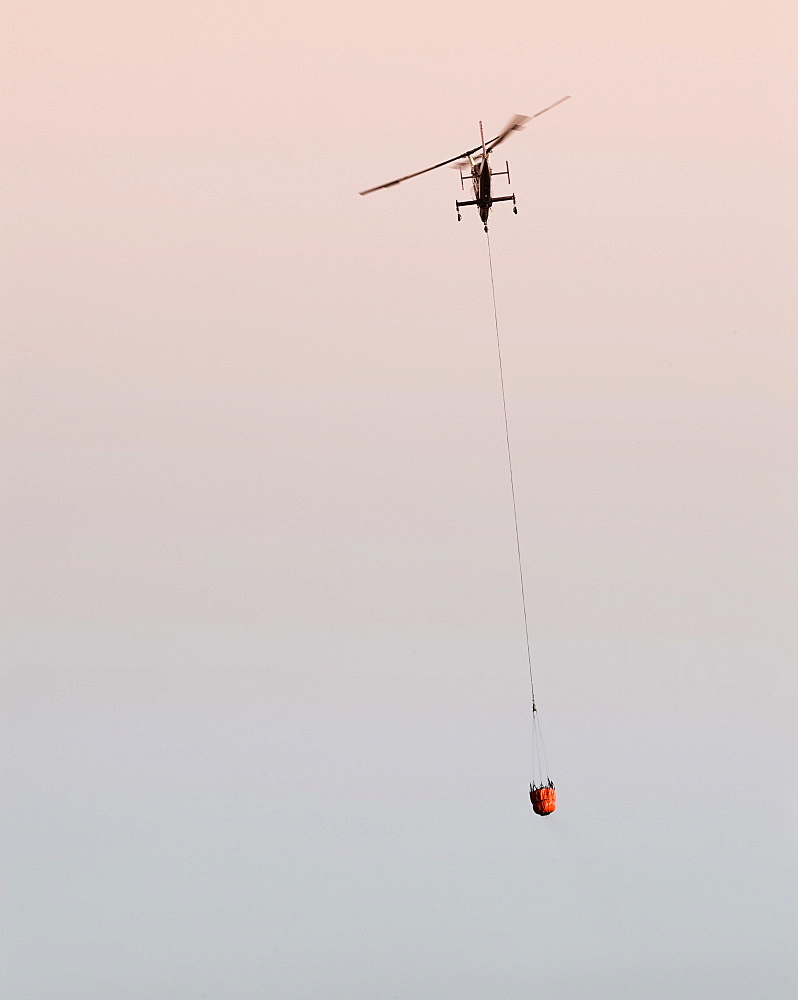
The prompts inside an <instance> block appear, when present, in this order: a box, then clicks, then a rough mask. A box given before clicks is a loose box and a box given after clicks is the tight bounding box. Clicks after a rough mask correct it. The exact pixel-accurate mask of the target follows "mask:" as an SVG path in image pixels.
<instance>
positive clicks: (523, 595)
mask: <svg viewBox="0 0 798 1000" xmlns="http://www.w3.org/2000/svg"><path fill="white" fill-rule="evenodd" d="M486 236H487V241H488V264H489V265H490V290H491V294H492V296H493V323H494V326H495V327H496V352H497V354H498V357H499V382H500V383H501V389H502V412H503V413H504V438H505V441H506V442H507V467H508V469H509V470H510V495H511V496H512V499H513V524H514V525H515V550H516V553H517V555H518V579H519V580H520V583H521V607H522V608H523V610H524V635H525V637H526V661H527V664H528V666H529V687H530V690H531V693H532V717H533V721H534V719H535V715H536V713H537V705H536V704H535V681H534V679H533V677H532V651H531V649H530V646H529V618H528V616H527V611H526V591H525V589H524V563H523V560H522V559H521V538H520V536H519V534H518V508H517V505H516V502H515V479H514V477H513V453H512V450H511V448H510V424H509V422H508V420H507V396H506V394H505V391H504V366H503V364H502V344H501V337H500V336H499V314H498V312H497V310H496V284H495V282H494V280H493V254H492V253H491V249H490V233H487V234H486Z"/></svg>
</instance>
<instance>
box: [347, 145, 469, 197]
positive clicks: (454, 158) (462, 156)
mask: <svg viewBox="0 0 798 1000" xmlns="http://www.w3.org/2000/svg"><path fill="white" fill-rule="evenodd" d="M478 149H482V146H474V148H473V149H468V150H466V151H465V153H458V154H457V156H452V157H451V159H448V160H443V162H442V163H436V164H435V166H434V167H425V168H424V169H423V170H417V171H416V172H415V173H414V174H405V175H404V177H397V178H396V180H395V181H388V183H387V184H378V185H377V186H376V187H373V188H366V190H365V191H361V192H359V193H360V194H371V192H372V191H382V189H383V188H389V187H394V185H396V184H401V183H402V181H409V180H410V178H411V177H420V176H421V174H428V173H429V172H430V170H437V169H438V167H445V166H447V165H448V164H450V163H455V162H456V161H457V160H464V159H467V158H468V157H469V156H470V155H471V154H472V153H476V151H477V150H478Z"/></svg>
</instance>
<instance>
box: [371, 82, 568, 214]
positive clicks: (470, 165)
mask: <svg viewBox="0 0 798 1000" xmlns="http://www.w3.org/2000/svg"><path fill="white" fill-rule="evenodd" d="M570 96H571V95H570V94H566V95H565V97H561V98H560V99H559V101H555V102H554V104H549V105H548V107H545V108H543V109H542V110H541V111H538V112H536V113H535V114H534V115H513V117H512V118H511V119H510V121H509V122H508V123H507V124H506V125H505V127H504V128H503V129H502V131H501V132H499V134H498V135H497V136H496V137H495V138H493V139H490V140H489V141H488V142H485V133H484V131H483V129H482V122H480V123H479V137H480V144H479V145H478V146H474V148H473V149H468V150H466V151H465V153H458V154H457V156H452V157H451V158H450V159H448V160H443V161H442V162H441V163H436V164H435V165H434V166H432V167H425V168H424V169H423V170H417V171H416V172H415V173H412V174H405V176H404V177H397V179H396V180H394V181H388V183H387V184H378V185H377V186H376V187H370V188H366V190H365V191H361V192H360V194H371V193H372V192H373V191H382V189H383V188H389V187H395V186H396V185H397V184H401V183H402V181H409V180H410V179H411V178H412V177H420V176H421V174H428V173H429V172H430V171H431V170H437V169H438V167H446V166H450V165H451V166H452V167H454V168H455V169H458V170H459V172H460V186H461V187H462V188H463V190H465V182H466V181H467V180H470V181H471V187H472V190H473V194H474V197H473V198H472V199H470V200H469V201H455V206H456V208H457V221H458V222H460V221H461V220H462V215H461V214H460V209H461V208H465V207H466V206H467V205H476V206H477V210H478V212H479V217H480V219H482V225H483V226H484V227H485V232H486V233H487V231H488V216H489V215H490V210H491V208H492V207H493V205H495V204H496V202H497V201H511V202H512V203H513V212H514V214H515V215H518V207H517V206H516V203H515V194H509V195H502V196H500V197H494V196H493V194H492V192H491V184H492V178H493V177H506V178H507V183H508V184H509V183H510V164H509V163H508V162H507V161H506V160H505V161H504V166H505V169H504V170H500V171H499V170H491V166H490V154H491V153H492V152H493V150H494V149H495V148H496V147H497V146H498V145H499V143H501V142H504V140H505V139H506V138H508V136H510V135H511V134H512V133H513V132H520V131H521V129H523V127H524V126H525V125H526V123H527V122H530V121H532V119H533V118H539V117H540V115H542V114H545V113H546V112H547V111H551V109H552V108H556V107H557V105H558V104H562V103H563V101H567V100H568V99H569V98H570ZM464 169H466V170H467V172H466V173H465V175H464V174H463V170H464Z"/></svg>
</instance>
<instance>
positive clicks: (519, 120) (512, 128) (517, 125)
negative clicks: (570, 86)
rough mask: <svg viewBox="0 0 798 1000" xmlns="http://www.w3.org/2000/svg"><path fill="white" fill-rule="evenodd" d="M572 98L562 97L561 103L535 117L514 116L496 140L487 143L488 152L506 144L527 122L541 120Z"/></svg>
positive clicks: (550, 105)
mask: <svg viewBox="0 0 798 1000" xmlns="http://www.w3.org/2000/svg"><path fill="white" fill-rule="evenodd" d="M570 98H571V95H570V94H566V95H565V97H561V98H560V99H559V101H555V102H554V104H549V106H548V107H546V108H543V109H542V110H541V111H536V112H535V114H534V115H513V117H512V118H511V119H510V121H509V122H508V123H507V124H506V125H505V127H504V128H503V129H502V131H501V132H500V133H499V134H498V135H497V136H496V138H495V139H491V140H490V142H489V143H487V150H488V152H490V151H491V150H492V149H493V148H494V147H495V146H498V145H499V143H500V142H504V140H505V139H506V138H507V137H508V136H509V135H510V133H511V132H520V131H521V129H523V127H524V125H526V123H527V122H531V121H532V119H533V118H539V117H540V116H541V115H545V113H546V112H547V111H551V109H552V108H556V107H557V105H558V104H562V103H563V101H568V100H570Z"/></svg>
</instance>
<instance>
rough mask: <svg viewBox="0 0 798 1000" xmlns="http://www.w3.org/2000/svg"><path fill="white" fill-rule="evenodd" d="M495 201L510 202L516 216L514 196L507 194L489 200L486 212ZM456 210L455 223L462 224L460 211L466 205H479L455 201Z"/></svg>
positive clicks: (476, 202)
mask: <svg viewBox="0 0 798 1000" xmlns="http://www.w3.org/2000/svg"><path fill="white" fill-rule="evenodd" d="M497 201H511V202H512V203H513V215H518V207H517V206H516V204H515V195H514V194H507V195H502V197H501V198H491V200H490V205H489V206H488V211H490V209H491V208H492V207H493V206H494V205H495V204H496V202H497ZM454 205H455V208H456V209H457V221H458V222H462V219H463V216H462V215H461V214H460V209H461V208H465V207H466V205H479V202H478V201H456V202H455V203H454ZM487 231H488V226H487V224H485V232H487Z"/></svg>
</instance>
